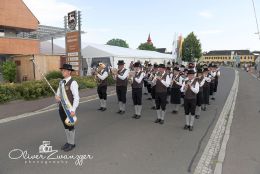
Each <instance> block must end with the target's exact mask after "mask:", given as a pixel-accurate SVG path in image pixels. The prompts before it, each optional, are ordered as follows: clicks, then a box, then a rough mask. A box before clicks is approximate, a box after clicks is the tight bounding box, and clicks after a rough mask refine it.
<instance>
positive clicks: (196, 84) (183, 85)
mask: <svg viewBox="0 0 260 174" xmlns="http://www.w3.org/2000/svg"><path fill="white" fill-rule="evenodd" d="M193 81H194V79H192V80H191V84H192V83H193ZM185 85H186V84H185V82H183V84H182V87H181V92H186V91H185V90H184V88H185ZM190 89H191V90H192V92H194V93H195V94H198V92H199V90H200V85H199V82H196V83H195V85H191V88H190Z"/></svg>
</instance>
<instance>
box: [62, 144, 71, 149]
mask: <svg viewBox="0 0 260 174" xmlns="http://www.w3.org/2000/svg"><path fill="white" fill-rule="evenodd" d="M68 146H69V143H65V144H64V145H63V146H62V147H61V150H64V149H66V148H68Z"/></svg>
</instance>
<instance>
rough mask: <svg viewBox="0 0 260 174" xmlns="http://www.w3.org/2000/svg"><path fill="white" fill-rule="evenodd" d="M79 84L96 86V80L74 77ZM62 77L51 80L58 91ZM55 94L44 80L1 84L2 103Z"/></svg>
mask: <svg viewBox="0 0 260 174" xmlns="http://www.w3.org/2000/svg"><path fill="white" fill-rule="evenodd" d="M73 78H74V79H75V80H76V81H77V82H78V84H79V89H86V88H95V87H96V86H97V85H96V82H95V80H94V78H93V77H91V76H89V77H73ZM60 80H61V79H52V80H49V82H50V84H51V85H52V87H53V88H54V90H55V91H56V90H57V88H58V85H59V82H60ZM48 96H53V92H52V91H51V89H50V87H49V86H48V84H47V83H46V82H45V81H44V80H39V81H28V82H23V83H19V84H18V83H17V84H13V83H4V84H0V103H5V102H8V101H12V100H16V99H24V100H34V99H38V98H42V97H48Z"/></svg>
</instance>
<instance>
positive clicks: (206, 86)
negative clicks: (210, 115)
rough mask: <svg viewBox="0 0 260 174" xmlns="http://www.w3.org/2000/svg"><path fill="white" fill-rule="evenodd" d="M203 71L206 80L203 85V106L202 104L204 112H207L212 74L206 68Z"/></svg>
mask: <svg viewBox="0 0 260 174" xmlns="http://www.w3.org/2000/svg"><path fill="white" fill-rule="evenodd" d="M204 67H205V68H204V69H203V76H204V79H205V82H204V85H203V104H202V108H201V109H202V110H203V111H206V109H207V105H209V93H210V81H211V79H210V74H209V70H208V68H207V67H206V66H204Z"/></svg>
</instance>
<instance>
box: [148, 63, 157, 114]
mask: <svg viewBox="0 0 260 174" xmlns="http://www.w3.org/2000/svg"><path fill="white" fill-rule="evenodd" d="M157 73H158V65H157V64H156V63H155V64H154V65H153V70H152V73H151V75H150V77H149V81H148V83H149V84H150V87H151V90H150V91H151V96H152V105H153V106H152V108H151V109H153V110H155V109H156V103H155V86H156V83H154V80H153V79H154V77H155V75H156V74H157Z"/></svg>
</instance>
